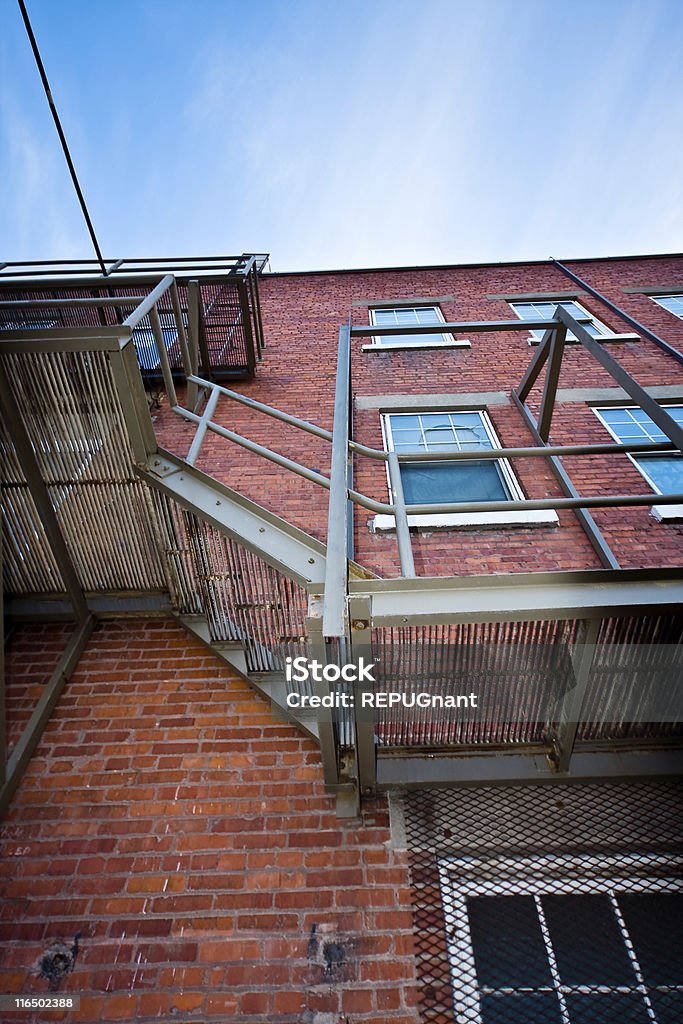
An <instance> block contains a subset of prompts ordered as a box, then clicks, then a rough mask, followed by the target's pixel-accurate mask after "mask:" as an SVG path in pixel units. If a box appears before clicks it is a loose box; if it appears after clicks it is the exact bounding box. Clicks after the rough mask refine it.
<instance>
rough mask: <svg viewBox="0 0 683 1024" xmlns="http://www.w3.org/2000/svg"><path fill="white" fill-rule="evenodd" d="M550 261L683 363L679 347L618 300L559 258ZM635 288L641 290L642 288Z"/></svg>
mask: <svg viewBox="0 0 683 1024" xmlns="http://www.w3.org/2000/svg"><path fill="white" fill-rule="evenodd" d="M550 262H551V263H552V264H553V265H554V266H556V267H557V269H558V270H559V271H561V272H562V273H563V274H564V275H565V277H568V278H569V279H570V280H571V281H573V282H574V284H577V285H578V286H579V288H581V289H582V290H583V291H585V292H588V294H589V295H592V296H593V298H594V299H597V300H598V302H601V303H602V304H603V306H606V307H607V308H608V309H610V310H611V311H612V312H613V313H616V315H617V316H618V317H621V319H622V320H625V321H626V323H627V324H628V325H629V326H630V327H633V328H634V329H635V330H636V331H638V333H639V334H643V335H645V337H646V338H648V339H649V340H650V341H651V342H653V343H654V344H655V345H657V346H658V348H661V349H662V350H663V351H664V352H666V353H667V355H670V356H673V357H674V359H676V360H677V362H679V363H683V352H679V351H678V349H677V348H674V346H673V345H670V344H669V342H668V341H664V339H663V338H660V337H659V335H658V334H655V332H654V331H652V330H650V328H649V327H645V326H644V325H643V324H641V323H640V321H639V320H636V318H635V317H633V316H631V314H630V313H627V312H626V311H625V310H623V309H622V308H621V307H620V306H617V304H616V302H612V301H611V300H610V299H608V298H607V297H606V296H605V295H603V294H602V293H601V292H599V291H598V290H597V288H593V286H592V285H590V284H588V283H587V282H586V281H584V280H583V278H582V277H579V275H578V274H575V273H574V271H573V270H570V269H569V267H566V266H565V265H564V263H560V261H559V260H555V259H553V258H552V256H551V257H550ZM633 290H634V291H640V289H633ZM643 291H644V292H646V293H647V289H643Z"/></svg>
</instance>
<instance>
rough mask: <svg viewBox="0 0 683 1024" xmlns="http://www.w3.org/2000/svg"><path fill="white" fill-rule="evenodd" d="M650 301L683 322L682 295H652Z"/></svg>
mask: <svg viewBox="0 0 683 1024" xmlns="http://www.w3.org/2000/svg"><path fill="white" fill-rule="evenodd" d="M652 300H653V301H654V302H656V303H657V305H658V306H662V308H663V309H667V310H668V311H669V313H673V315H674V316H677V317H678V319H679V320H683V294H681V295H653V296H652Z"/></svg>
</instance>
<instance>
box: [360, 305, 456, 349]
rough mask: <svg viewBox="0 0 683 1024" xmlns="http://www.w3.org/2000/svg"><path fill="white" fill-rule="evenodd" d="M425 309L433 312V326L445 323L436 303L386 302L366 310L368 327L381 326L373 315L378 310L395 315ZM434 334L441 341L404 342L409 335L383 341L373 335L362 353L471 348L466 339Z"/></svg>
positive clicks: (447, 333)
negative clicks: (439, 336) (435, 320)
mask: <svg viewBox="0 0 683 1024" xmlns="http://www.w3.org/2000/svg"><path fill="white" fill-rule="evenodd" d="M426 309H429V310H433V311H434V312H435V314H436V317H437V323H436V324H434V326H435V327H437V328H438V326H439V324H445V323H446V319H445V317H444V315H443V313H442V311H441V306H440V305H439V303H436V302H434V303H429V302H416V303H415V304H414V305H407V304H401V305H391V303H389V302H387V303H375V304H373V305H372V306H370V307H369V308H368V313H369V314H370V326H371V327H379V326H381V325H380V324H378V323H377V320H376V316H375V314H376V313H377V312H378V311H379V310H391V311H392V312H394V313H397V312H402V313H405V312H407V311H409V310H414V311H417V310H426ZM416 326H419V321H418V322H417V324H416ZM424 326H430V325H428V324H426V325H424ZM434 334H440V335H441V340H440V341H423V340H420V336H419V335H417V336H416V340H415V341H407V340H406V338H409V337H410V335H402V336H401V335H397V336H396V337H394V338H388V339H386V340H384V339H383V338H382V336H381V335H373V337H372V341H371V342H370V343H369V344H367V345H363V348H362V351H363V352H378V351H381V352H391V351H392V349H393V350H403V351H409V350H411V349H430V348H431V349H439V348H470V347H471V345H470V342H469V341H468V340H467V339H464V338H456V337H454V335H453V334H451V333H450V332H449V331H439V330H435V331H434ZM425 337H426V336H425Z"/></svg>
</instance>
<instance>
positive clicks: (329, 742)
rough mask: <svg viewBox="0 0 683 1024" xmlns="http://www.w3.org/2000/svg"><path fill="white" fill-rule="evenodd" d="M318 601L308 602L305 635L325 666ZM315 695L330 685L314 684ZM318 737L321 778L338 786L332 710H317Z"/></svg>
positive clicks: (312, 653) (328, 689) (325, 691)
mask: <svg viewBox="0 0 683 1024" xmlns="http://www.w3.org/2000/svg"><path fill="white" fill-rule="evenodd" d="M321 611H322V609H321V607H320V601H319V599H318V598H316V597H312V598H310V600H309V615H308V618H307V619H306V633H307V635H308V638H309V641H310V644H311V656H312V658H313V660H315V661H318V662H319V663H320V664H321V665H326V664H327V661H328V659H327V648H326V644H325V637H324V634H323V619H322V615H321V614H320V612H321ZM314 686H315V692H316V695H317V696H319V697H325V696H327V694H328V693H330V692H331V691H330V685H329V683H326V682H325V681H324V680H323V681H320V682H316V683H315V684H314ZM318 735H319V737H320V753H321V755H322V759H323V777H324V779H325V785H326V786H338V785H339V783H340V782H341V777H340V772H339V737H338V734H337V728H336V725H335V721H334V715H333V709H332V708H326V707H321V708H318Z"/></svg>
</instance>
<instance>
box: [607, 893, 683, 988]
mask: <svg viewBox="0 0 683 1024" xmlns="http://www.w3.org/2000/svg"><path fill="white" fill-rule="evenodd" d="M617 902H618V903H619V907H620V908H621V912H622V914H623V915H624V921H625V923H626V927H627V929H628V933H629V935H630V936H631V942H632V943H633V946H634V949H635V951H636V957H637V958H638V963H639V964H640V969H641V971H642V972H643V977H644V979H645V984H646V985H683V893H652V894H649V895H648V894H647V893H634V894H630V895H629V894H626V893H620V894H619V895H618V896H617Z"/></svg>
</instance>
